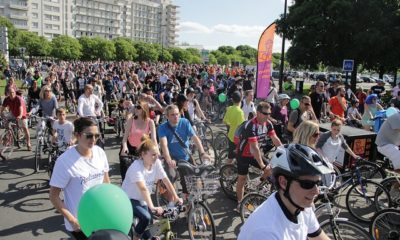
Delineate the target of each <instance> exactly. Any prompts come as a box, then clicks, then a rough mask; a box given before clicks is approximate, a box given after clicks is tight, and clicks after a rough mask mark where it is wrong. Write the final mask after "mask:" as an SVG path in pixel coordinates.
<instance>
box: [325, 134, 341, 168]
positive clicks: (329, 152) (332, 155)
mask: <svg viewBox="0 0 400 240" xmlns="http://www.w3.org/2000/svg"><path fill="white" fill-rule="evenodd" d="M341 148H342V140H341V139H340V138H339V137H338V138H336V139H333V138H332V137H329V138H328V140H326V142H325V144H324V145H323V146H322V152H323V153H324V156H325V157H326V159H328V161H329V162H331V163H333V162H334V161H335V160H336V158H337V156H338V154H339V151H340V149H341Z"/></svg>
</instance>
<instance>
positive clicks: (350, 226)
mask: <svg viewBox="0 0 400 240" xmlns="http://www.w3.org/2000/svg"><path fill="white" fill-rule="evenodd" d="M321 229H322V230H323V231H324V232H325V233H326V235H327V236H328V237H329V239H333V240H336V239H340V240H347V239H348V240H350V239H357V240H364V239H365V240H370V239H371V237H370V235H369V233H368V232H367V231H365V230H364V228H362V227H361V226H359V225H357V224H355V223H352V222H349V221H347V220H344V219H335V220H334V223H333V224H332V223H331V222H330V220H326V221H324V222H323V223H321Z"/></svg>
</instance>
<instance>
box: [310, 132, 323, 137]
mask: <svg viewBox="0 0 400 240" xmlns="http://www.w3.org/2000/svg"><path fill="white" fill-rule="evenodd" d="M319 135H321V133H320V132H316V133H314V134H313V135H312V136H313V137H314V138H317V137H319Z"/></svg>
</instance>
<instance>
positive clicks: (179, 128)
mask: <svg viewBox="0 0 400 240" xmlns="http://www.w3.org/2000/svg"><path fill="white" fill-rule="evenodd" d="M165 115H166V118H167V119H168V121H167V122H165V123H163V124H161V125H160V126H159V127H158V138H159V142H160V147H161V151H162V154H163V157H164V159H165V161H166V163H167V164H168V171H167V173H168V174H169V175H170V177H172V178H175V170H174V169H175V168H176V162H177V161H186V162H188V161H189V158H190V156H189V151H188V150H189V140H192V141H193V142H194V144H195V145H196V149H198V150H199V151H200V156H201V159H202V160H203V161H208V162H210V156H208V154H207V153H206V152H205V151H204V148H203V145H202V143H201V141H200V139H199V137H197V136H196V133H195V131H194V129H193V127H192V126H191V125H190V123H189V121H188V120H187V119H184V118H181V117H180V113H179V109H178V107H177V106H176V105H169V106H167V108H166V109H165ZM191 163H192V164H194V163H193V162H191ZM180 177H181V184H182V189H183V193H188V192H187V189H186V182H185V179H184V174H180Z"/></svg>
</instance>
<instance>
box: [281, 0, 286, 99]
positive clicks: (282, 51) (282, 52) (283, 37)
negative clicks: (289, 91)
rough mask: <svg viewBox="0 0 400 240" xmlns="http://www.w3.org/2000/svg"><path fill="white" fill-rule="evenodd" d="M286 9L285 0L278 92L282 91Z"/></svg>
mask: <svg viewBox="0 0 400 240" xmlns="http://www.w3.org/2000/svg"><path fill="white" fill-rule="evenodd" d="M286 9H287V0H285V9H284V11H283V26H284V29H283V31H282V50H281V66H280V68H279V93H282V83H283V67H284V66H283V65H284V62H285V32H286Z"/></svg>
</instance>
